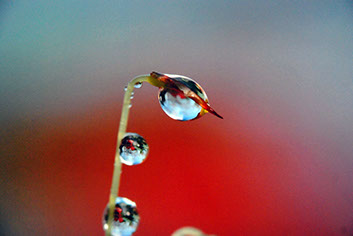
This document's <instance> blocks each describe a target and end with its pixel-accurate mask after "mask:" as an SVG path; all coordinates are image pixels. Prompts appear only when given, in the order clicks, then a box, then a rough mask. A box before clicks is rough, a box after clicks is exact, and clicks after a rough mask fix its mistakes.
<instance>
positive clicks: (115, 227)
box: [103, 197, 140, 236]
mask: <svg viewBox="0 0 353 236" xmlns="http://www.w3.org/2000/svg"><path fill="white" fill-rule="evenodd" d="M113 216H114V219H113V222H112V226H111V227H112V228H111V235H112V236H130V235H132V234H133V233H134V232H135V231H136V229H137V226H138V224H139V221H140V216H139V215H138V212H137V210H136V203H134V202H133V201H131V200H129V199H127V198H123V197H117V198H116V201H115V209H114V215H113ZM103 229H104V231H106V230H107V229H108V206H107V207H106V208H105V210H104V214H103Z"/></svg>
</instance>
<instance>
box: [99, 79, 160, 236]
mask: <svg viewBox="0 0 353 236" xmlns="http://www.w3.org/2000/svg"><path fill="white" fill-rule="evenodd" d="M153 80H154V78H152V77H151V76H150V75H140V76H137V77H135V78H134V79H133V80H131V81H130V82H129V84H128V86H127V89H126V92H125V96H124V102H123V108H122V112H121V118H120V125H119V131H118V138H117V142H116V152H115V162H114V172H113V179H112V186H111V189H110V196H109V203H108V209H109V211H108V225H107V226H108V227H107V229H106V230H105V235H106V236H110V232H111V225H112V222H113V213H114V209H115V200H116V197H117V196H118V194H119V185H120V175H121V161H120V154H119V146H120V142H121V140H122V139H123V137H124V136H125V133H126V128H127V121H128V117H129V110H130V109H129V108H130V107H129V106H130V104H131V94H132V92H133V90H134V85H135V84H136V83H142V82H145V81H147V82H149V83H151V82H152V81H153ZM151 84H152V83H151Z"/></svg>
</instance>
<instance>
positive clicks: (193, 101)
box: [151, 72, 223, 121]
mask: <svg viewBox="0 0 353 236" xmlns="http://www.w3.org/2000/svg"><path fill="white" fill-rule="evenodd" d="M151 78H152V79H153V80H154V83H153V85H155V86H157V87H159V88H160V89H159V94H158V98H159V103H160V104H161V106H162V109H163V110H164V112H165V113H166V114H167V115H168V116H169V117H171V118H173V119H175V120H182V121H185V120H192V119H196V118H199V117H201V116H202V115H204V114H205V113H207V112H209V113H211V114H213V115H215V116H217V117H219V118H221V119H223V117H222V116H220V115H219V114H218V113H217V112H216V111H215V110H213V108H212V107H211V106H210V105H209V104H208V98H207V95H206V93H205V91H204V90H203V89H202V88H201V86H200V85H199V84H198V83H196V82H195V81H193V80H192V79H190V78H188V77H185V76H182V75H170V74H161V73H158V72H152V73H151Z"/></svg>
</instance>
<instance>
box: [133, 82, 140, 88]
mask: <svg viewBox="0 0 353 236" xmlns="http://www.w3.org/2000/svg"><path fill="white" fill-rule="evenodd" d="M134 87H135V88H141V87H142V82H137V83H136V84H135V85H134Z"/></svg>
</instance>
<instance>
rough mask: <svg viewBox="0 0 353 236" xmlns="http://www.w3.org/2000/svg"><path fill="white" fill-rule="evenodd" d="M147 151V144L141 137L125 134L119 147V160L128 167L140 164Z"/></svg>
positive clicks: (134, 134)
mask: <svg viewBox="0 0 353 236" xmlns="http://www.w3.org/2000/svg"><path fill="white" fill-rule="evenodd" d="M148 149H149V148H148V144H147V142H146V140H145V139H144V138H143V137H142V136H141V135H139V134H136V133H127V134H126V135H125V137H124V138H123V139H122V140H121V144H120V146H119V150H120V160H121V162H122V163H124V164H125V165H129V166H132V165H137V164H141V163H142V162H144V160H145V159H146V157H147V153H148Z"/></svg>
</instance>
